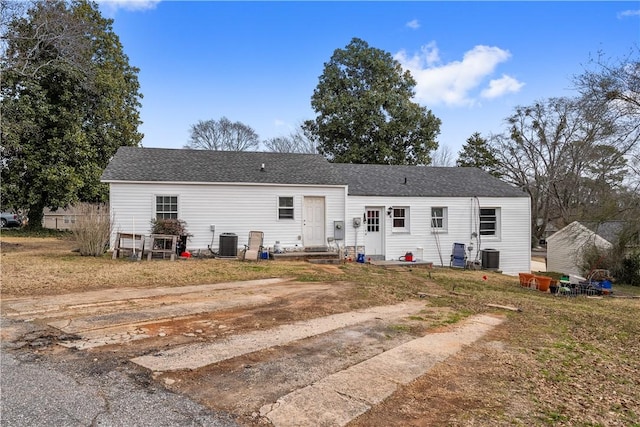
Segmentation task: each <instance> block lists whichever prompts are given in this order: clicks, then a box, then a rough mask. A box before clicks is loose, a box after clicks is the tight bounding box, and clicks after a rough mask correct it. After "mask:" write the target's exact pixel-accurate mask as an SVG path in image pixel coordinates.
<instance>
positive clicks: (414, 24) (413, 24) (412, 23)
mask: <svg viewBox="0 0 640 427" xmlns="http://www.w3.org/2000/svg"><path fill="white" fill-rule="evenodd" d="M405 25H406V26H407V27H409V28H411V29H412V30H417V29H418V28H420V22H418V20H417V19H414V20H412V21H409V22H407V23H406V24H405Z"/></svg>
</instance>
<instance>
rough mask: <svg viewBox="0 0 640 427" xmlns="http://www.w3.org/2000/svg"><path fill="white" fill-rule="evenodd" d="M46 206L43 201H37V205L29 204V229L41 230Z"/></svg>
mask: <svg viewBox="0 0 640 427" xmlns="http://www.w3.org/2000/svg"><path fill="white" fill-rule="evenodd" d="M44 208H45V207H44V205H43V204H42V203H36V204H35V205H32V206H29V214H28V215H27V218H28V219H29V222H28V223H27V229H29V230H40V229H41V228H42V218H44Z"/></svg>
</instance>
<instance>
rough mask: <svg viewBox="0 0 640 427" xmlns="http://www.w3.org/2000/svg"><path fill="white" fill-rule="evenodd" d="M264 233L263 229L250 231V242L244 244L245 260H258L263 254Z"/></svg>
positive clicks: (243, 255)
mask: <svg viewBox="0 0 640 427" xmlns="http://www.w3.org/2000/svg"><path fill="white" fill-rule="evenodd" d="M263 242H264V233H263V232H262V231H250V232H249V242H248V243H247V244H246V245H244V253H243V254H242V260H243V261H247V260H249V261H258V260H259V259H260V256H261V254H262V250H263V248H264V246H263Z"/></svg>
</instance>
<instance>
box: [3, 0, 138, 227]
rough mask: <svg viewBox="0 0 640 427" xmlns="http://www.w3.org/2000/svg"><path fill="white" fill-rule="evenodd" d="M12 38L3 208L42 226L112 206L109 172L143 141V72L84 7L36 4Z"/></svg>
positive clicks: (14, 24) (7, 58)
mask: <svg viewBox="0 0 640 427" xmlns="http://www.w3.org/2000/svg"><path fill="white" fill-rule="evenodd" d="M3 33H4V34H2V36H3V39H4V40H5V45H4V46H3V55H2V57H3V59H2V62H1V64H0V65H1V71H2V76H3V82H2V88H1V96H2V126H1V132H2V135H1V136H2V163H1V167H2V183H1V190H2V198H3V200H2V203H3V207H6V208H14V209H17V208H22V209H27V210H28V217H29V225H30V226H31V227H40V226H41V221H42V215H43V208H45V207H49V208H53V209H55V208H58V207H64V206H67V205H69V204H72V203H75V202H77V201H87V202H103V201H106V200H107V197H108V188H107V186H106V185H103V184H101V183H100V175H101V174H102V171H103V169H104V168H105V166H106V165H107V163H108V161H109V159H110V158H111V156H113V154H114V153H115V152H116V150H117V149H118V147H120V146H122V145H128V146H136V145H138V144H139V142H140V140H141V139H142V134H140V133H139V132H138V125H139V124H140V117H139V111H138V109H139V107H140V99H141V97H142V95H141V94H140V93H139V84H138V78H137V73H138V71H139V70H138V69H137V68H135V67H132V66H130V65H129V63H128V58H127V56H126V55H125V54H124V53H123V49H122V45H121V43H120V41H119V39H118V36H117V35H116V34H115V33H114V32H113V29H112V20H110V19H105V18H103V17H102V16H101V14H100V12H99V10H98V6H97V5H96V4H95V3H89V2H87V1H85V0H75V1H72V2H65V1H61V0H51V1H45V0H42V1H37V2H35V3H34V4H33V6H32V7H31V8H30V9H29V10H28V12H27V14H26V15H24V16H14V17H13V18H12V19H11V20H10V21H9V22H8V24H7V26H6V27H5V28H3Z"/></svg>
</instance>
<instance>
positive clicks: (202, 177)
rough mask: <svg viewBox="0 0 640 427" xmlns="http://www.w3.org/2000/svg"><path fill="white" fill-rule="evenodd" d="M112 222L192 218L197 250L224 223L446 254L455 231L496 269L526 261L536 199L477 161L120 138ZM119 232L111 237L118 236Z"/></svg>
mask: <svg viewBox="0 0 640 427" xmlns="http://www.w3.org/2000/svg"><path fill="white" fill-rule="evenodd" d="M102 182H106V183H108V184H109V188H110V190H109V195H110V196H109V197H110V201H109V203H110V207H111V214H112V217H113V218H114V219H115V224H114V233H116V232H127V233H132V232H135V233H149V230H150V221H151V220H152V218H177V219H181V220H184V221H186V223H187V229H188V231H189V233H190V234H192V235H193V236H192V237H191V239H190V240H189V242H188V248H189V249H191V250H196V249H204V250H206V249H208V248H211V249H212V250H217V249H218V246H219V243H218V241H217V237H218V236H220V234H221V233H225V234H229V233H232V234H235V235H237V236H238V246H240V247H242V246H243V245H244V244H245V243H247V239H248V235H249V231H251V230H258V231H262V232H264V244H265V246H268V247H271V248H273V247H274V245H275V244H276V242H279V243H280V245H281V246H282V247H284V248H289V249H296V248H297V249H302V248H317V247H326V246H327V244H328V243H327V242H328V239H329V240H333V239H334V242H335V244H338V245H340V246H342V247H361V246H364V251H365V254H366V255H365V256H366V257H371V258H377V259H387V260H390V259H399V258H400V257H401V256H404V255H405V254H406V253H407V252H412V253H413V254H414V256H416V257H418V258H420V259H423V260H427V261H432V262H433V263H434V264H435V265H445V266H448V265H449V259H450V255H451V251H452V246H453V243H464V244H465V245H467V247H469V246H472V247H473V250H472V251H469V254H470V259H471V260H474V259H476V257H478V259H479V257H480V253H481V252H480V251H481V250H486V251H489V250H491V251H493V252H498V253H499V269H500V270H502V271H503V272H505V273H508V274H517V273H518V272H521V271H529V269H530V260H531V249H530V242H531V232H530V226H529V224H530V216H531V212H530V203H529V197H528V196H527V195H526V194H525V193H524V192H522V191H520V190H518V189H516V188H514V187H512V186H510V185H508V184H506V183H504V182H502V181H500V180H499V179H497V178H495V177H493V176H491V175H489V174H488V173H486V172H483V171H481V170H479V169H475V168H457V167H426V166H389V165H354V164H333V163H329V162H328V161H327V160H326V159H325V158H324V157H322V156H321V155H317V154H295V153H270V152H230V151H210V150H189V149H160V148H137V147H121V148H120V149H119V150H118V152H117V153H116V154H115V156H114V157H113V159H112V160H111V162H110V163H109V165H108V166H107V168H106V169H105V171H104V173H103V175H102ZM114 240H115V234H114V237H113V238H112V244H113V242H114Z"/></svg>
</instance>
